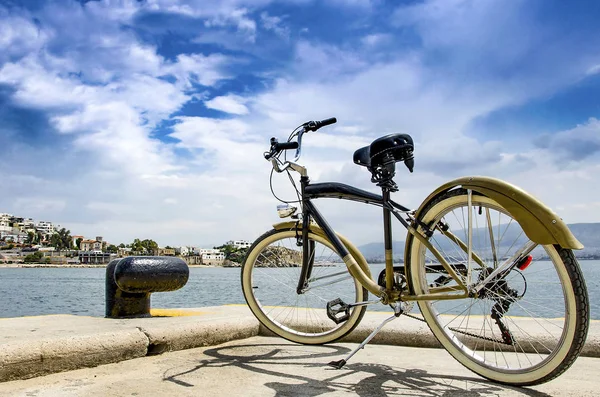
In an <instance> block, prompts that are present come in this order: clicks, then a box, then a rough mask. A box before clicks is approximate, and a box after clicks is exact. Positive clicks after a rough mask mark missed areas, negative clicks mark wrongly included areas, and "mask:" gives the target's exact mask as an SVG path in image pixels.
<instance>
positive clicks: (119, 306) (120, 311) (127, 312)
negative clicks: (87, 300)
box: [106, 256, 190, 318]
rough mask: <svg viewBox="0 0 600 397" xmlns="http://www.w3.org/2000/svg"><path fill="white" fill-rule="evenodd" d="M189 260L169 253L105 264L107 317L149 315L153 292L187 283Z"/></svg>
mask: <svg viewBox="0 0 600 397" xmlns="http://www.w3.org/2000/svg"><path fill="white" fill-rule="evenodd" d="M189 275H190V270H189V268H188V265H187V263H185V262H184V261H183V260H181V259H179V258H172V257H168V256H129V257H127V258H123V259H115V260H113V261H111V262H110V263H109V264H108V266H107V267H106V317H110V318H123V317H150V294H151V293H153V292H166V291H175V290H178V289H179V288H181V287H183V286H184V285H185V283H187V281H188V278H189Z"/></svg>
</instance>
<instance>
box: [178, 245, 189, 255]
mask: <svg viewBox="0 0 600 397" xmlns="http://www.w3.org/2000/svg"><path fill="white" fill-rule="evenodd" d="M190 248H191V247H186V246H183V247H175V254H176V255H181V256H188V255H190V253H191V250H190Z"/></svg>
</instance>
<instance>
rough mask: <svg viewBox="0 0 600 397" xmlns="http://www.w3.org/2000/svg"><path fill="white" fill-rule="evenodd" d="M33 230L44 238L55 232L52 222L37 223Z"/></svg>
mask: <svg viewBox="0 0 600 397" xmlns="http://www.w3.org/2000/svg"><path fill="white" fill-rule="evenodd" d="M35 228H36V230H38V231H39V232H41V233H42V234H43V235H45V236H48V235H52V234H54V232H55V231H56V228H55V227H54V225H53V224H52V222H47V221H39V222H38V223H36V224H35Z"/></svg>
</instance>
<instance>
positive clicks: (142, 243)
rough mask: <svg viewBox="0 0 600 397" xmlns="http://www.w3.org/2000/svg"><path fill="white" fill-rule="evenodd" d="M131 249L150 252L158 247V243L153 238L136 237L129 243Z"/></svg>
mask: <svg viewBox="0 0 600 397" xmlns="http://www.w3.org/2000/svg"><path fill="white" fill-rule="evenodd" d="M131 249H132V250H133V251H134V252H142V253H146V254H152V253H153V252H154V251H155V250H157V249H158V244H157V243H156V241H154V240H150V239H145V240H140V239H139V238H136V239H135V240H133V243H131Z"/></svg>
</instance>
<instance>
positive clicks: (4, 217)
mask: <svg viewBox="0 0 600 397" xmlns="http://www.w3.org/2000/svg"><path fill="white" fill-rule="evenodd" d="M11 218H12V215H11V214H5V213H1V214H0V232H7V233H10V232H12V226H11V223H10V219H11Z"/></svg>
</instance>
